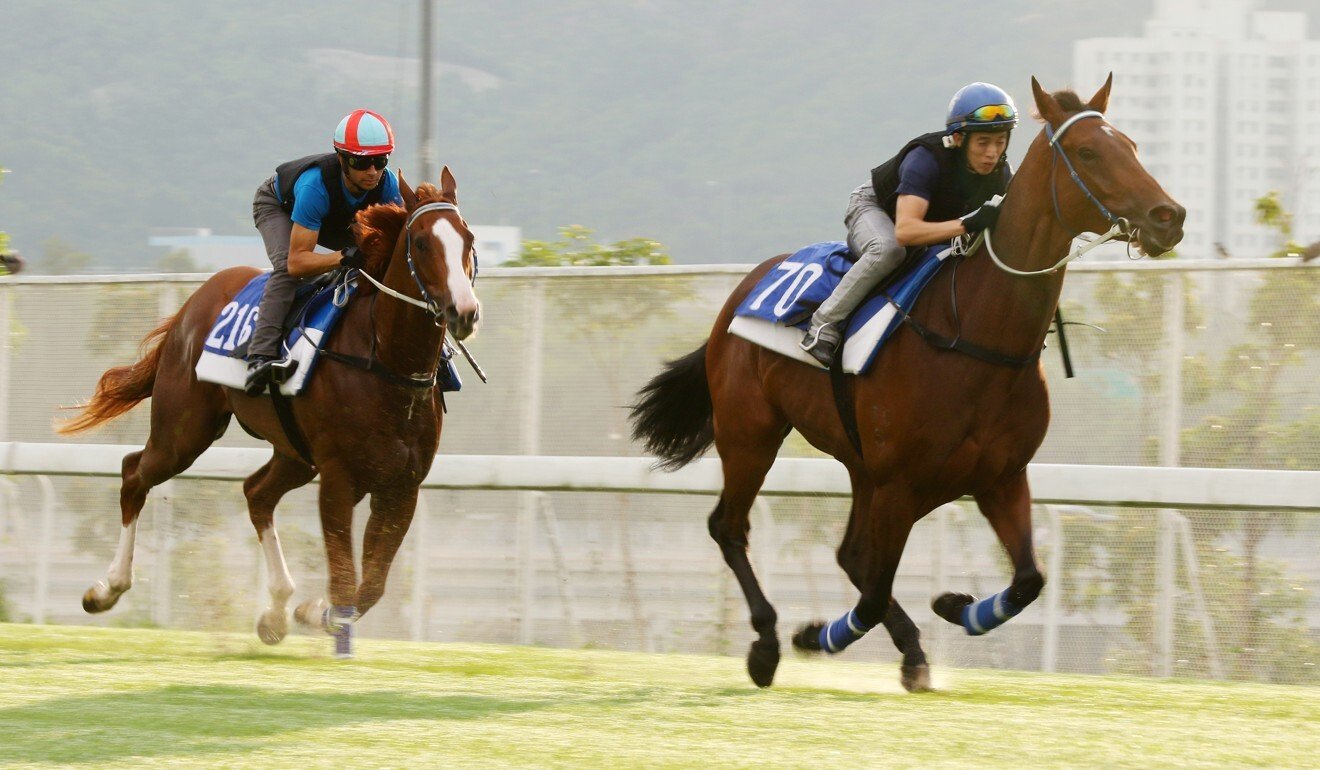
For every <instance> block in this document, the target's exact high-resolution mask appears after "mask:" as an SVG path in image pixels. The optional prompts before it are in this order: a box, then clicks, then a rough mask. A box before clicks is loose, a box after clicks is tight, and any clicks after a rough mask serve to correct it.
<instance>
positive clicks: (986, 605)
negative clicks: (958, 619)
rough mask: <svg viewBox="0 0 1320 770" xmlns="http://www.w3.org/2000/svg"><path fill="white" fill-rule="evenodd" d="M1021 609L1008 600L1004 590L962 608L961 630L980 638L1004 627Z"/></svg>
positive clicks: (1006, 591)
mask: <svg viewBox="0 0 1320 770" xmlns="http://www.w3.org/2000/svg"><path fill="white" fill-rule="evenodd" d="M1022 609H1023V608H1022V607H1019V606H1017V605H1016V604H1014V603H1013V602H1011V601H1009V600H1008V589H1007V588H1005V589H1004V590H1003V591H1000V592H999V593H997V594H995V595H994V596H988V597H986V598H984V599H982V600H981V601H979V602H972V603H971V604H969V605H967V606H966V607H963V614H962V624H963V628H965V629H967V633H968V634H969V635H970V636H980V635H981V634H984V633H985V632H987V631H993V630H994V629H996V628H999V627H1000V626H1002V625H1004V624H1005V623H1007V622H1008V620H1009V618H1011V617H1013V616H1014V615H1017V614H1018V613H1019V612H1021V611H1022Z"/></svg>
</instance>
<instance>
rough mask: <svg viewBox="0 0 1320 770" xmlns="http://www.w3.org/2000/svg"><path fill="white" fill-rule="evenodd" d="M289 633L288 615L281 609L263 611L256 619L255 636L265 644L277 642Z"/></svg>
mask: <svg viewBox="0 0 1320 770" xmlns="http://www.w3.org/2000/svg"><path fill="white" fill-rule="evenodd" d="M288 635H289V617H288V615H286V614H285V613H284V611H283V610H271V611H269V612H264V613H262V615H261V618H260V619H258V620H257V636H258V637H260V638H261V641H263V642H265V643H266V644H271V645H274V644H279V643H280V642H282V641H284V637H286V636H288Z"/></svg>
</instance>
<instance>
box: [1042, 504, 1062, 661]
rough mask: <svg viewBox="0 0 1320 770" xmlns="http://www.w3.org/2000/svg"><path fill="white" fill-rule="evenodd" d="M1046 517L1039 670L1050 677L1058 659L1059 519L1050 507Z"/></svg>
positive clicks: (1057, 513)
mask: <svg viewBox="0 0 1320 770" xmlns="http://www.w3.org/2000/svg"><path fill="white" fill-rule="evenodd" d="M1044 508H1045V512H1046V513H1047V514H1049V517H1050V558H1049V566H1047V567H1046V568H1045V569H1046V580H1045V628H1044V634H1043V638H1042V641H1041V649H1040V670H1041V671H1044V672H1046V673H1051V674H1052V673H1054V671H1055V670H1056V666H1057V664H1058V657H1059V621H1060V614H1061V612H1060V607H1061V605H1062V603H1063V516H1061V515H1060V514H1059V509H1058V507H1057V506H1054V505H1046V506H1044Z"/></svg>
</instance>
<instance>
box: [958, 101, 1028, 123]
mask: <svg viewBox="0 0 1320 770" xmlns="http://www.w3.org/2000/svg"><path fill="white" fill-rule="evenodd" d="M1016 117H1017V113H1016V112H1014V111H1013V108H1012V107H1010V106H1008V105H1007V104H987V105H985V106H984V107H977V108H976V109H974V110H972V111H971V112H969V113H967V116H966V119H967V122H969V123H989V122H990V121H993V120H1012V119H1014V118H1016Z"/></svg>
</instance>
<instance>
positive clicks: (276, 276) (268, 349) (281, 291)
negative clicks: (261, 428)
mask: <svg viewBox="0 0 1320 770" xmlns="http://www.w3.org/2000/svg"><path fill="white" fill-rule="evenodd" d="M273 179H274V178H273V177H272V178H271V179H267V180H266V181H265V182H262V183H261V186H260V187H258V188H257V194H256V197H254V198H253V199H252V219H253V221H254V222H256V224H257V230H258V231H259V232H260V233H261V240H262V241H263V242H265V244H266V256H267V257H269V258H270V264H271V266H272V267H273V268H274V270H273V271H272V272H271V275H270V278H269V279H268V280H267V281H266V290H265V292H264V293H263V294H262V296H261V309H260V310H259V311H258V312H257V328H256V329H255V330H254V331H253V332H252V342H250V343H248V358H251V357H252V356H253V355H262V356H270V357H271V358H283V357H284V352H283V350H281V347H280V341H281V340H280V336H281V335H280V327H281V326H282V325H283V324H284V317H285V316H286V315H288V313H289V308H290V306H292V305H293V296H294V294H295V293H296V292H297V290H298V283H299V280H298V279H297V278H294V277H293V276H291V275H289V269H288V263H289V236H290V235H291V234H292V233H293V220H292V219H290V218H289V213H288V212H287V211H285V210H284V207H283V206H281V205H280V201H279V198H276V197H275V193H274V191H273V188H272V187H271V184H272V182H273Z"/></svg>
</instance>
